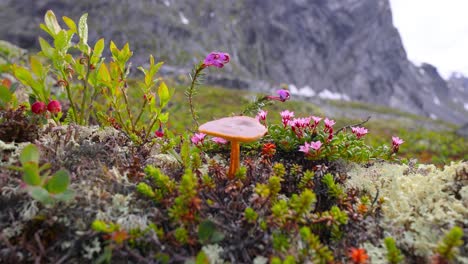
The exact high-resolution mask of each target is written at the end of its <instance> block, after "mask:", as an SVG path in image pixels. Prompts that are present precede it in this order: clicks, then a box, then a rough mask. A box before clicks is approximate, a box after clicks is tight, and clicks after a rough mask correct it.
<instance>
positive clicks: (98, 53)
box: [91, 38, 104, 64]
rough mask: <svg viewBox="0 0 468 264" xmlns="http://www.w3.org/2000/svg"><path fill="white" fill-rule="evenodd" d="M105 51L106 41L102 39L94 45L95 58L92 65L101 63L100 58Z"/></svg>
mask: <svg viewBox="0 0 468 264" xmlns="http://www.w3.org/2000/svg"><path fill="white" fill-rule="evenodd" d="M103 50H104V39H103V38H102V39H100V40H98V41H97V42H96V44H95V45H94V49H93V58H92V61H91V63H92V64H95V63H97V62H98V61H99V58H100V57H101V54H102V51H103Z"/></svg>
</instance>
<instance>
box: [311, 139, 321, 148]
mask: <svg viewBox="0 0 468 264" xmlns="http://www.w3.org/2000/svg"><path fill="white" fill-rule="evenodd" d="M321 146H322V142H320V141H315V142H310V148H312V149H314V150H319V149H320V147H321Z"/></svg>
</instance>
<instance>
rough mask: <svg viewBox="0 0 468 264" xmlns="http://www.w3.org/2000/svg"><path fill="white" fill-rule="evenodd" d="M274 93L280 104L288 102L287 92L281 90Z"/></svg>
mask: <svg viewBox="0 0 468 264" xmlns="http://www.w3.org/2000/svg"><path fill="white" fill-rule="evenodd" d="M276 93H277V94H278V95H279V98H280V101H281V102H284V101H286V100H288V99H289V97H290V94H289V91H288V90H284V89H281V90H278V91H276Z"/></svg>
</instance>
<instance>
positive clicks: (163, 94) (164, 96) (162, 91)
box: [158, 82, 170, 108]
mask: <svg viewBox="0 0 468 264" xmlns="http://www.w3.org/2000/svg"><path fill="white" fill-rule="evenodd" d="M158 95H159V106H160V107H161V108H163V107H164V106H166V104H167V103H168V102H169V99H170V95H169V89H167V86H166V84H165V83H164V82H162V83H161V84H160V85H159V88H158Z"/></svg>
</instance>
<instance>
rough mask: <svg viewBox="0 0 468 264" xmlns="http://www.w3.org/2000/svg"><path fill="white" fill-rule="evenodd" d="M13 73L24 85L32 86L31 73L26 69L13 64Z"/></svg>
mask: <svg viewBox="0 0 468 264" xmlns="http://www.w3.org/2000/svg"><path fill="white" fill-rule="evenodd" d="M12 69H13V74H14V75H15V77H16V79H18V81H20V82H21V83H22V84H24V85H26V86H32V83H33V82H34V80H33V78H32V75H31V73H30V72H29V71H28V70H27V69H26V68H23V67H21V66H18V65H13V67H12Z"/></svg>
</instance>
